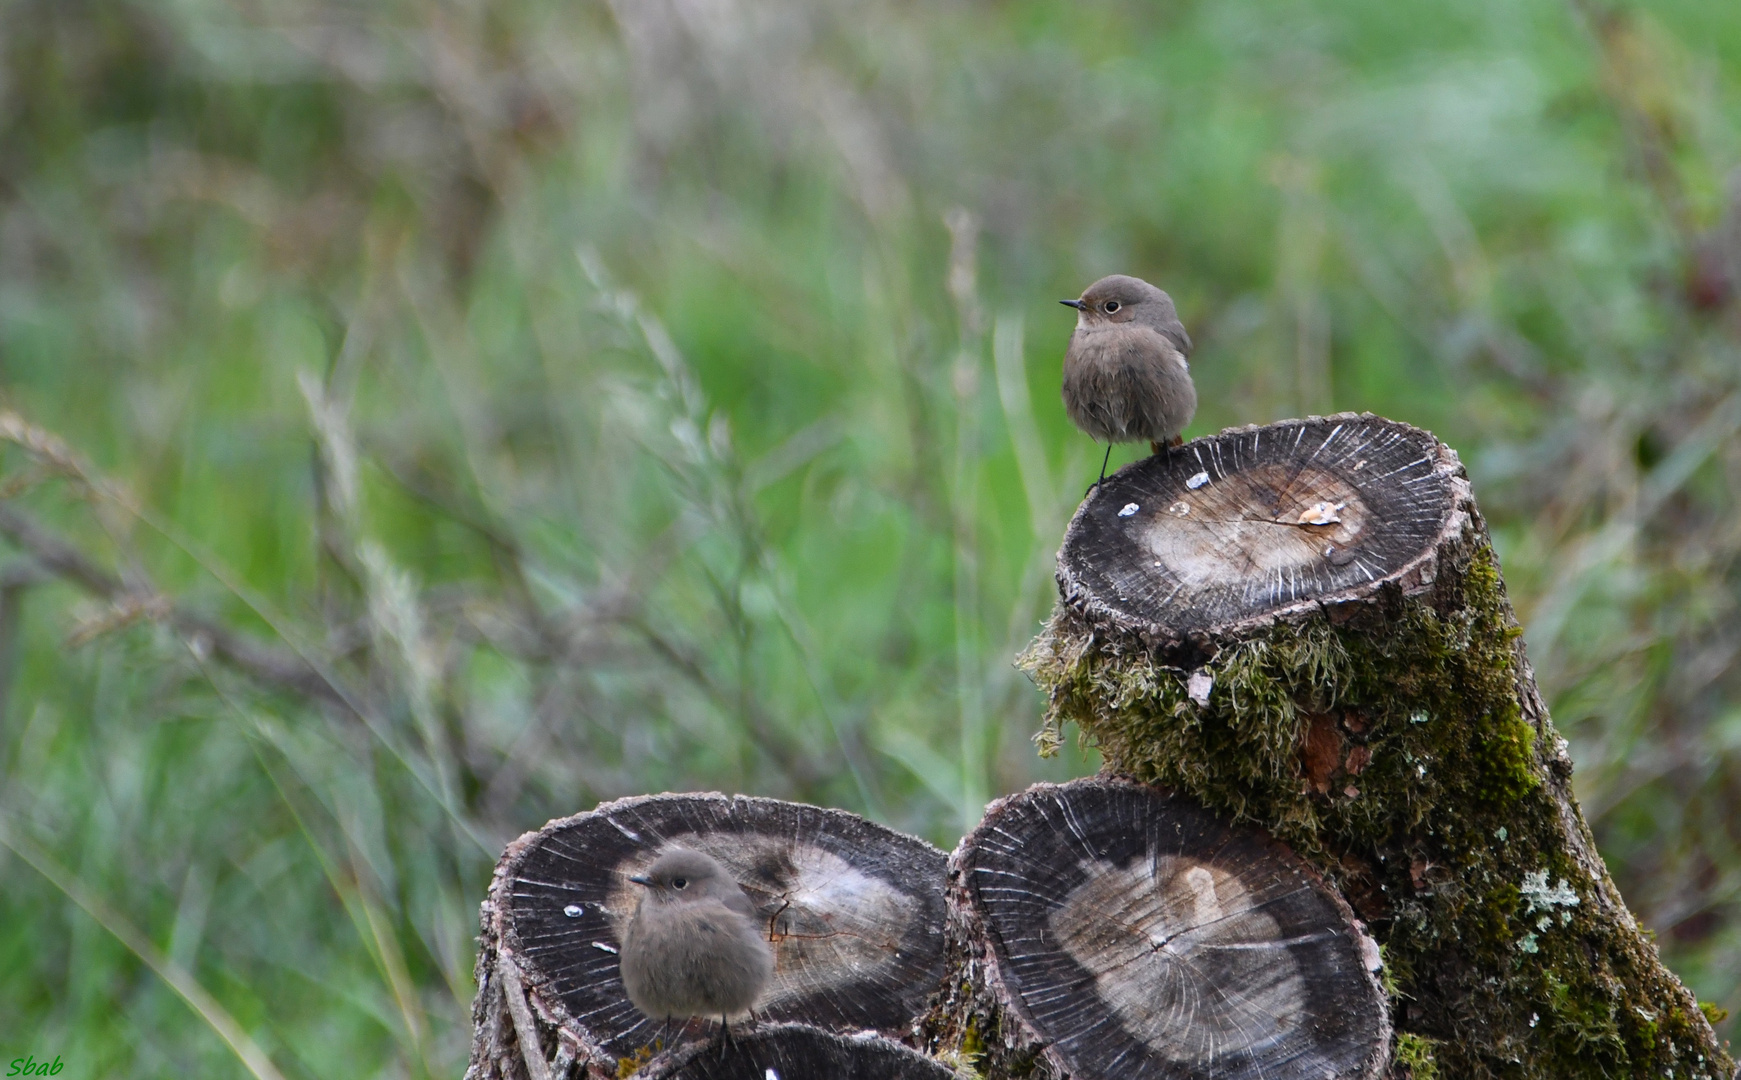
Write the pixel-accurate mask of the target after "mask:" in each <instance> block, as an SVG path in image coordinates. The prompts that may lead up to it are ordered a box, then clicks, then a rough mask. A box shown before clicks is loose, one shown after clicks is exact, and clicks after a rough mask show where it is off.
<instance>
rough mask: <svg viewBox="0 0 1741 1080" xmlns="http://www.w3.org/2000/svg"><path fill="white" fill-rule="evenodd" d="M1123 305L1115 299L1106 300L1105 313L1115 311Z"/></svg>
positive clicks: (1109, 313)
mask: <svg viewBox="0 0 1741 1080" xmlns="http://www.w3.org/2000/svg"><path fill="white" fill-rule="evenodd" d="M1123 306H1124V305H1123V304H1120V303H1119V302H1118V301H1117V300H1108V301H1107V302H1106V313H1107V314H1108V315H1111V314H1112V313H1113V312H1115V311H1117V310H1118V309H1119V308H1121V307H1123Z"/></svg>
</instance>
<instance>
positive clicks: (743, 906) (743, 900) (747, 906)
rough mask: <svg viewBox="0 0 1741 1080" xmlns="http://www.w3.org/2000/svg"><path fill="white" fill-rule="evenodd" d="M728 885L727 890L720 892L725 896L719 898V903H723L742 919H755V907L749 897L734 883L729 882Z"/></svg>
mask: <svg viewBox="0 0 1741 1080" xmlns="http://www.w3.org/2000/svg"><path fill="white" fill-rule="evenodd" d="M728 884H729V886H730V887H729V888H726V889H723V890H721V891H722V892H723V893H724V894H725V895H724V896H721V897H720V900H721V902H723V903H724V904H725V906H726V907H728V908H730V909H732V910H733V911H735V912H737V913H738V914H739V915H742V916H743V917H744V918H746V919H750V920H754V919H755V917H756V905H755V904H754V903H753V902H751V900H750V898H749V895H748V894H747V893H745V892H744V890H743V889H742V888H741V887H740V886H738V885H737V884H736V883H735V882H729V883H728Z"/></svg>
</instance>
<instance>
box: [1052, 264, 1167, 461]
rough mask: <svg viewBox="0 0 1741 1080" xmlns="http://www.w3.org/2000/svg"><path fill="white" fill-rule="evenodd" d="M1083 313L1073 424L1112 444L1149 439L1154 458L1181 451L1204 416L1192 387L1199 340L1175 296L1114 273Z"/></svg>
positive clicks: (1073, 357)
mask: <svg viewBox="0 0 1741 1080" xmlns="http://www.w3.org/2000/svg"><path fill="white" fill-rule="evenodd" d="M1059 303H1061V304H1065V305H1068V306H1069V307H1073V308H1075V309H1076V332H1075V333H1073V334H1071V335H1070V349H1069V351H1068V352H1066V353H1065V354H1064V411H1065V412H1066V413H1068V414H1069V415H1070V421H1071V423H1073V424H1075V425H1076V426H1077V427H1079V428H1081V429H1082V430H1083V431H1086V432H1087V433H1088V434H1090V435H1092V436H1094V437H1095V438H1096V439H1103V440H1105V441H1106V443H1107V447H1106V457H1105V458H1103V459H1102V460H1101V462H1100V479H1102V480H1105V479H1106V462H1107V461H1108V460H1110V459H1111V457H1112V445H1111V444H1113V443H1119V442H1137V441H1139V440H1147V441H1148V443H1149V446H1150V449H1151V450H1152V451H1153V452H1154V453H1157V454H1158V453H1160V452H1161V447H1163V446H1168V445H1172V446H1177V445H1178V441H1179V432H1181V431H1183V430H1185V425H1186V424H1188V423H1190V422H1191V414H1193V413H1195V412H1196V411H1197V388H1196V387H1194V386H1192V385H1191V369H1190V367H1189V366H1188V365H1187V364H1186V363H1185V358H1186V357H1187V356H1189V355H1190V354H1191V336H1190V335H1189V334H1187V333H1185V327H1184V326H1183V325H1181V324H1180V322H1179V313H1178V312H1177V311H1175V310H1174V309H1173V298H1172V297H1170V296H1168V295H1167V294H1166V293H1164V292H1162V291H1161V290H1159V289H1157V288H1155V287H1154V286H1153V285H1150V284H1149V283H1148V282H1146V281H1143V280H1142V279H1140V278H1133V277H1127V276H1125V275H1124V274H1113V275H1111V276H1110V277H1103V278H1101V279H1100V280H1099V281H1096V282H1095V283H1094V284H1092V285H1090V286H1088V288H1087V290H1086V291H1084V292H1083V294H1082V296H1081V298H1080V299H1077V300H1060V301H1059Z"/></svg>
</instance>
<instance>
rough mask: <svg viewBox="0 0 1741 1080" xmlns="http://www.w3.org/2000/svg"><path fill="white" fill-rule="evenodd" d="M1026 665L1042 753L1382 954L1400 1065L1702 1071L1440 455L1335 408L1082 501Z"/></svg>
mask: <svg viewBox="0 0 1741 1080" xmlns="http://www.w3.org/2000/svg"><path fill="white" fill-rule="evenodd" d="M1058 584H1059V591H1060V602H1059V604H1058V606H1057V608H1056V609H1055V610H1054V613H1053V616H1052V618H1051V620H1050V622H1049V623H1048V625H1047V627H1046V629H1045V630H1044V631H1043V632H1042V634H1041V635H1040V637H1039V638H1038V639H1036V640H1035V642H1034V643H1033V645H1032V646H1030V648H1029V650H1028V652H1027V653H1026V654H1024V657H1023V660H1022V663H1023V666H1024V667H1025V668H1026V669H1027V670H1028V671H1029V672H1030V673H1031V674H1032V675H1033V677H1034V678H1035V680H1036V682H1037V683H1038V684H1039V686H1040V687H1041V689H1042V690H1044V691H1045V693H1046V695H1047V713H1046V721H1045V726H1044V728H1043V730H1042V733H1041V737H1040V741H1041V743H1042V746H1043V748H1045V747H1051V746H1056V744H1057V742H1058V740H1059V738H1060V737H1061V731H1062V727H1063V725H1065V724H1066V723H1074V724H1076V725H1078V726H1079V728H1080V730H1081V731H1082V733H1083V735H1084V737H1085V738H1086V739H1087V740H1088V741H1090V742H1092V743H1093V744H1095V745H1096V746H1098V747H1099V748H1100V750H1101V752H1102V754H1103V756H1104V760H1105V762H1106V765H1107V768H1108V769H1109V770H1112V771H1115V772H1118V773H1120V774H1124V775H1128V776H1132V777H1135V778H1137V779H1139V780H1142V781H1145V782H1152V783H1158V784H1161V785H1164V786H1166V787H1167V788H1169V789H1171V790H1173V791H1175V792H1177V793H1179V794H1181V795H1185V796H1189V797H1190V798H1192V799H1193V800H1195V801H1197V802H1199V803H1201V804H1202V805H1204V806H1207V807H1209V808H1210V809H1212V810H1214V811H1216V812H1217V813H1220V814H1224V815H1228V816H1230V817H1232V818H1233V819H1234V820H1237V821H1242V822H1250V823H1252V824H1255V825H1258V826H1261V827H1262V828H1264V829H1266V830H1267V831H1268V832H1269V833H1271V834H1272V835H1273V836H1275V837H1276V838H1277V839H1278V840H1280V841H1282V842H1284V843H1286V844H1287V845H1288V846H1289V847H1290V848H1291V849H1292V850H1293V851H1295V852H1296V853H1298V854H1299V855H1300V856H1301V857H1302V858H1304V859H1305V860H1306V861H1307V862H1308V863H1310V864H1311V865H1312V866H1313V867H1315V868H1316V869H1317V870H1318V871H1319V872H1320V873H1321V874H1322V875H1323V876H1324V878H1325V879H1326V880H1327V881H1329V882H1330V883H1331V884H1333V885H1334V886H1336V887H1337V888H1338V889H1339V891H1340V892H1341V893H1342V895H1343V896H1345V897H1347V898H1348V900H1349V901H1350V903H1351V904H1352V905H1353V906H1354V909H1355V910H1356V911H1357V912H1358V913H1359V914H1360V915H1361V916H1362V917H1363V918H1365V919H1366V921H1367V922H1368V924H1369V925H1370V926H1371V927H1372V930H1373V932H1374V934H1375V936H1376V937H1377V938H1378V940H1379V941H1380V942H1382V943H1383V944H1384V946H1385V956H1386V960H1387V965H1388V977H1389V978H1390V979H1391V980H1393V983H1394V986H1395V989H1396V996H1395V999H1394V1006H1393V1017H1392V1019H1393V1024H1394V1026H1395V1028H1396V1030H1397V1031H1398V1037H1397V1044H1398V1051H1397V1057H1398V1059H1399V1062H1401V1063H1403V1064H1399V1066H1398V1068H1399V1069H1404V1068H1405V1066H1413V1067H1418V1068H1419V1069H1425V1068H1427V1066H1426V1065H1425V1064H1424V1063H1425V1062H1427V1061H1429V1060H1431V1061H1435V1062H1436V1064H1437V1068H1438V1075H1440V1076H1456V1077H1458V1078H1459V1080H1461V1078H1465V1077H1467V1078H1475V1080H1480V1078H1486V1077H1507V1078H1546V1077H1586V1076H1605V1077H1621V1076H1633V1077H1652V1078H1655V1077H1666V1076H1671V1075H1672V1076H1675V1077H1709V1078H1718V1077H1721V1078H1725V1080H1726V1078H1728V1077H1730V1076H1731V1075H1733V1074H1734V1072H1735V1066H1734V1063H1733V1061H1732V1060H1731V1059H1730V1057H1729V1055H1728V1054H1727V1052H1726V1051H1725V1049H1724V1048H1723V1047H1722V1046H1720V1045H1719V1044H1718V1042H1717V1040H1716V1037H1715V1035H1714V1034H1713V1032H1712V1030H1711V1026H1710V1024H1709V1023H1708V1022H1707V1020H1706V1018H1705V1016H1704V1015H1703V1013H1702V1012H1701V1010H1700V1008H1699V1006H1698V1003H1697V1002H1696V1000H1695V999H1694V998H1693V996H1692V995H1691V994H1690V993H1689V992H1688V991H1687V990H1686V988H1685V987H1683V986H1682V985H1681V983H1680V982H1679V981H1678V980H1677V979H1676V978H1675V977H1674V975H1673V974H1671V973H1670V972H1669V971H1667V970H1666V969H1665V968H1664V967H1663V966H1662V963H1661V961H1660V959H1659V958H1658V956H1657V951H1656V947H1655V945H1654V944H1652V942H1651V941H1650V940H1649V938H1648V937H1647V936H1646V935H1645V934H1643V933H1641V932H1640V930H1639V927H1638V926H1637V924H1636V922H1635V921H1634V920H1633V917H1632V916H1631V914H1630V913H1629V912H1628V911H1627V909H1626V906H1625V904H1624V902H1623V901H1622V900H1621V898H1620V895H1619V893H1618V892H1617V890H1616V889H1615V887H1614V884H1613V882H1612V880H1611V879H1610V878H1609V876H1608V873H1607V870H1606V869H1605V868H1604V866H1603V864H1602V860H1601V859H1600V857H1599V856H1598V855H1597V852H1596V849H1595V844H1594V842H1593V840H1592V838H1591V836H1590V833H1589V830H1588V828H1587V827H1586V826H1585V824H1584V821H1583V818H1582V816H1581V814H1580V812H1579V810H1578V807H1577V803H1576V801H1575V800H1574V799H1573V797H1572V791H1571V773H1572V765H1571V761H1570V759H1569V758H1568V757H1567V754H1566V749H1567V747H1566V743H1565V740H1563V739H1561V738H1560V737H1559V736H1558V735H1557V734H1556V733H1555V731H1554V728H1553V724H1552V723H1551V721H1550V720H1549V718H1548V714H1547V709H1546V707H1545V706H1544V705H1543V703H1542V699H1541V696H1540V694H1539V693H1538V692H1537V689H1536V685H1535V679H1534V675H1533V673H1532V672H1531V670H1530V666H1529V663H1528V660H1527V658H1526V656H1525V654H1524V649H1523V642H1522V639H1521V635H1520V631H1519V628H1518V625H1517V622H1516V620H1515V619H1514V617H1513V615H1512V612H1511V607H1510V604H1509V602H1508V601H1507V599H1506V596H1505V586H1504V583H1503V581H1502V580H1501V577H1500V573H1499V563H1498V559H1497V557H1496V555H1495V554H1494V551H1493V548H1492V545H1491V543H1490V542H1489V539H1488V536H1487V532H1486V528H1485V525H1484V524H1483V522H1482V520H1481V517H1480V515H1479V513H1478V511H1477V510H1476V507H1475V502H1474V499H1473V497H1472V495H1471V493H1470V490H1469V485H1468V481H1467V479H1466V477H1465V475H1464V473H1463V469H1462V467H1461V465H1460V464H1459V462H1458V460H1457V456H1456V454H1455V453H1454V452H1453V451H1451V450H1450V449H1449V448H1447V447H1445V446H1443V445H1441V444H1440V443H1439V442H1438V441H1437V440H1435V439H1434V438H1433V437H1432V436H1431V435H1429V434H1427V433H1426V432H1423V431H1418V430H1416V429H1413V428H1410V427H1407V426H1405V425H1402V424H1397V423H1394V422H1391V421H1388V420H1383V419H1380V418H1377V417H1372V416H1355V415H1343V416H1335V417H1328V418H1312V419H1308V420H1293V421H1287V422H1284V423H1279V424H1272V425H1270V426H1268V427H1262V428H1245V429H1239V430H1234V431H1228V432H1224V433H1223V434H1221V435H1217V436H1214V437H1211V438H1206V439H1199V440H1197V441H1195V442H1193V443H1190V444H1188V445H1186V446H1184V447H1181V448H1178V449H1175V450H1172V451H1170V452H1166V453H1163V454H1161V455H1158V456H1156V457H1152V458H1149V459H1147V460H1144V461H1140V462H1137V463H1135V464H1133V465H1130V466H1127V467H1126V468H1124V469H1122V470H1120V471H1119V472H1118V474H1117V475H1115V476H1113V477H1112V478H1110V479H1108V480H1107V481H1106V482H1105V483H1104V484H1102V485H1100V486H1099V487H1097V488H1096V489H1095V490H1094V491H1093V492H1092V494H1091V495H1090V497H1089V498H1088V499H1087V500H1085V501H1084V503H1083V505H1082V506H1081V508H1080V509H1079V510H1078V511H1077V513H1076V516H1075V518H1074V519H1073V520H1072V521H1071V523H1070V528H1069V531H1068V533H1067V534H1066V536H1065V539H1064V544H1063V548H1062V550H1061V551H1060V553H1059V557H1058Z"/></svg>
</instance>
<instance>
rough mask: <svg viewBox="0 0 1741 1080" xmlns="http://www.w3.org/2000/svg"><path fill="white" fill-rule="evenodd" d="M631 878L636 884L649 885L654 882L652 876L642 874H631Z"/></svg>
mask: <svg viewBox="0 0 1741 1080" xmlns="http://www.w3.org/2000/svg"><path fill="white" fill-rule="evenodd" d="M629 880H630V881H632V882H634V883H635V884H636V885H649V886H650V885H652V884H653V879H652V878H648V877H642V876H641V875H640V874H630V875H629Z"/></svg>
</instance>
